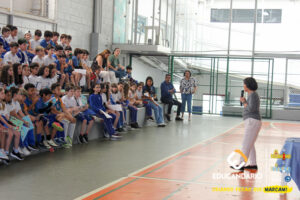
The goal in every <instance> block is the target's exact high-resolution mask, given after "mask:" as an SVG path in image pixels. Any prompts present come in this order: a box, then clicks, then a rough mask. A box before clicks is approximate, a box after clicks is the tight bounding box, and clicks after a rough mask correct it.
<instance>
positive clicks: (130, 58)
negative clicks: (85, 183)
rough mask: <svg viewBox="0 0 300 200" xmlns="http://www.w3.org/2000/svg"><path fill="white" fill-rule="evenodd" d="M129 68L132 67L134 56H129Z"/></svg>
mask: <svg viewBox="0 0 300 200" xmlns="http://www.w3.org/2000/svg"><path fill="white" fill-rule="evenodd" d="M129 66H130V67H132V54H131V53H130V54H129Z"/></svg>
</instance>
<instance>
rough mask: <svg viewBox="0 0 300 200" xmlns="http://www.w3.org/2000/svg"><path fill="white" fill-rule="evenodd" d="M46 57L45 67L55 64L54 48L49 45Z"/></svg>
mask: <svg viewBox="0 0 300 200" xmlns="http://www.w3.org/2000/svg"><path fill="white" fill-rule="evenodd" d="M45 51H46V55H45V56H44V58H43V60H44V65H45V66H48V65H50V64H53V63H55V61H56V59H55V58H54V57H53V53H54V46H51V45H48V46H47V47H46V49H45Z"/></svg>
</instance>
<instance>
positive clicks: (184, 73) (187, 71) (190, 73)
mask: <svg viewBox="0 0 300 200" xmlns="http://www.w3.org/2000/svg"><path fill="white" fill-rule="evenodd" d="M187 72H188V73H190V76H192V73H191V71H190V70H185V71H184V73H183V76H185V73H187Z"/></svg>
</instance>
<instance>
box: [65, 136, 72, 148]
mask: <svg viewBox="0 0 300 200" xmlns="http://www.w3.org/2000/svg"><path fill="white" fill-rule="evenodd" d="M66 140H67V143H68V145H69V146H70V147H71V146H72V145H73V140H72V138H71V137H70V136H67V138H66Z"/></svg>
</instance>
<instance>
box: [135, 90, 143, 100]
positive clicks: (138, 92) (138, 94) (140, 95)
mask: <svg viewBox="0 0 300 200" xmlns="http://www.w3.org/2000/svg"><path fill="white" fill-rule="evenodd" d="M135 94H136V96H137V98H138V99H139V100H141V99H142V96H143V90H141V91H138V90H136V92H135Z"/></svg>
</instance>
